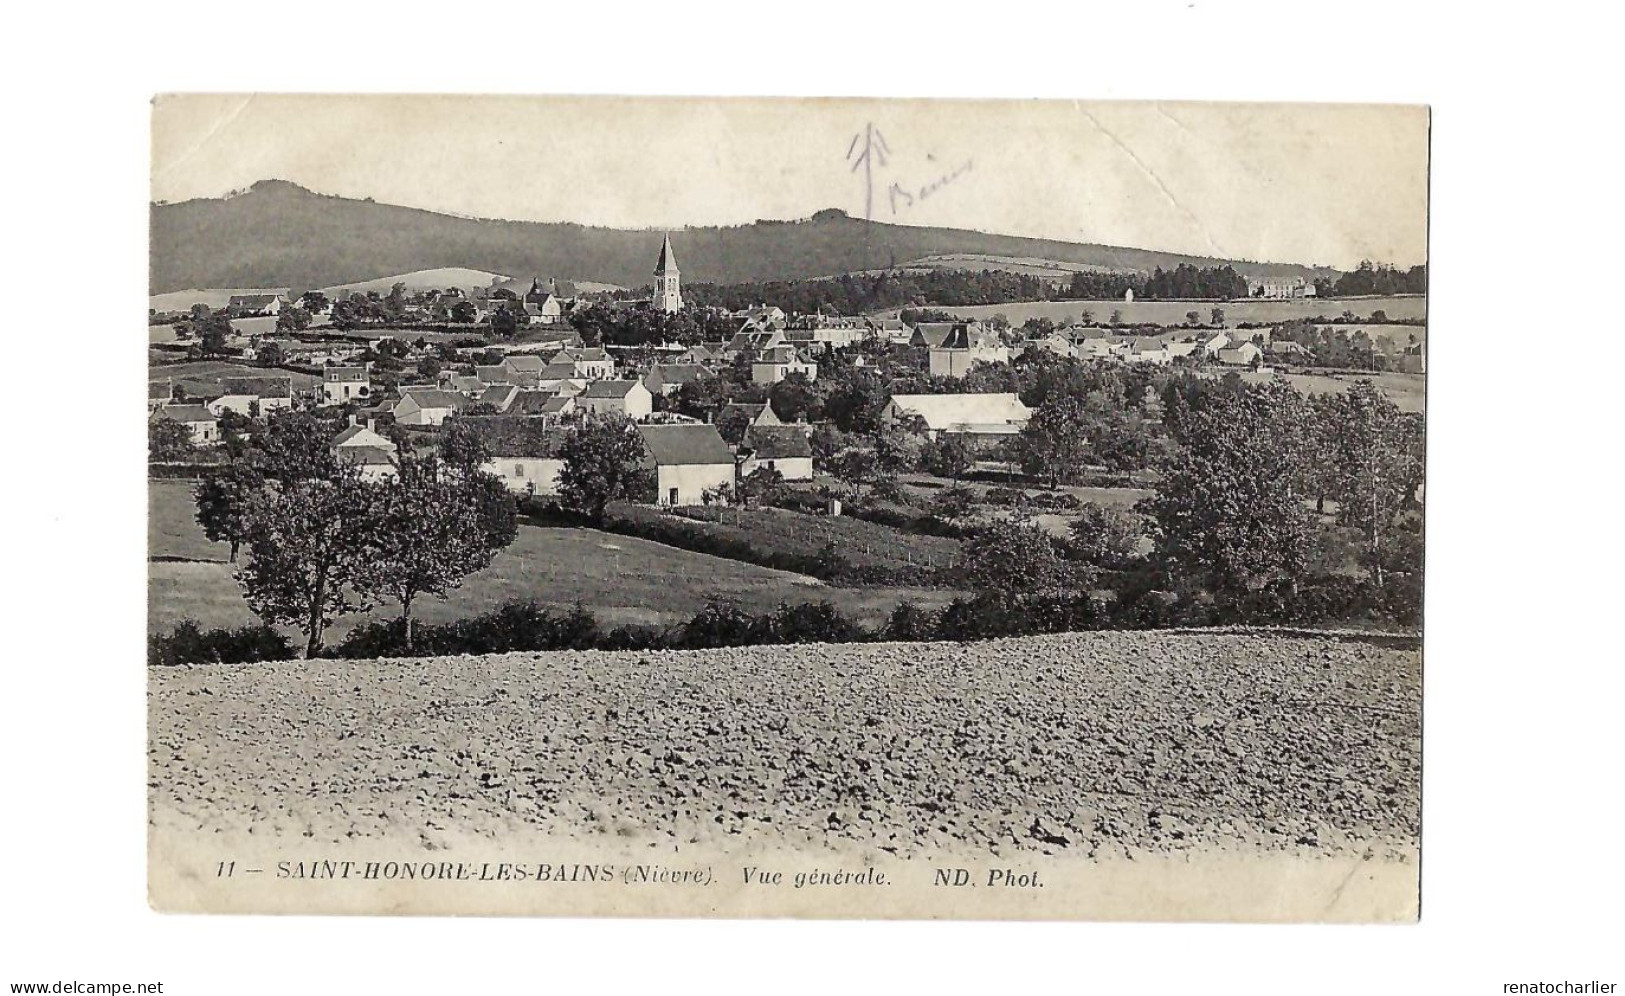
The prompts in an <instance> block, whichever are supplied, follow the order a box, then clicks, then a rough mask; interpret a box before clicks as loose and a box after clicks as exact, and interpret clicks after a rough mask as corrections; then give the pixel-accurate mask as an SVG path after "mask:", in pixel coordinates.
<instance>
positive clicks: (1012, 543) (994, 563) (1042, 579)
mask: <svg viewBox="0 0 1625 996" xmlns="http://www.w3.org/2000/svg"><path fill="white" fill-rule="evenodd" d="M961 568H962V569H961V571H960V574H961V576H962V577H963V578H964V579H965V581H966V583H968V584H969V585H970V586H971V587H972V588H974V589H975V590H977V591H989V592H997V593H999V594H1006V595H1008V594H1016V593H1025V592H1037V591H1049V590H1052V589H1054V588H1055V587H1056V586H1057V585H1058V583H1059V582H1060V580H1061V576H1062V571H1061V562H1060V558H1058V557H1057V556H1056V555H1055V543H1054V541H1052V540H1051V539H1050V537H1049V534H1048V533H1046V532H1044V530H1043V529H1042V528H1040V527H1039V526H1037V525H1034V524H1031V523H1023V522H1015V521H1011V520H1008V519H1000V520H996V521H994V522H992V523H990V524H989V525H987V526H986V527H984V528H982V529H980V530H978V531H977V533H976V535H975V536H972V537H971V538H970V539H969V540H967V541H966V542H965V552H964V556H963V558H962V563H961Z"/></svg>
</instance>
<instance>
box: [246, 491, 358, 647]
mask: <svg viewBox="0 0 1625 996" xmlns="http://www.w3.org/2000/svg"><path fill="white" fill-rule="evenodd" d="M374 495H375V488H374V487H373V486H372V485H368V484H365V483H363V482H362V481H361V479H360V478H359V476H358V474H357V472H356V471H354V470H353V469H350V468H345V469H343V470H341V471H338V472H336V473H335V474H334V476H333V477H331V478H307V479H303V480H293V481H276V482H274V483H270V484H268V485H267V486H266V487H264V488H262V489H261V490H260V491H259V492H258V493H257V494H256V495H255V496H254V499H253V501H252V502H250V504H249V511H248V530H247V533H248V563H247V565H246V566H245V567H243V569H242V570H241V571H239V572H238V574H237V580H238V583H240V584H241V585H242V588H243V597H244V598H246V599H247V601H248V605H249V607H250V608H252V609H253V610H254V611H255V612H256V613H258V614H259V616H260V618H261V619H264V620H265V621H266V622H267V623H286V624H288V625H292V626H295V627H297V628H298V629H299V631H300V632H302V633H304V634H305V656H306V657H315V656H317V655H319V654H320V653H321V650H322V634H323V632H325V630H326V629H327V627H328V626H329V625H331V624H332V622H333V620H334V619H335V618H337V617H338V616H340V615H343V614H345V613H349V612H360V611H364V610H366V609H367V608H370V607H371V606H370V604H369V602H368V600H367V597H366V595H365V593H364V589H363V588H362V587H361V586H360V582H361V581H362V579H363V577H364V574H363V572H364V570H365V569H366V566H367V563H368V558H369V555H370V553H369V547H370V546H371V543H370V539H371V537H370V535H369V533H370V529H371V526H372V516H373V502H374Z"/></svg>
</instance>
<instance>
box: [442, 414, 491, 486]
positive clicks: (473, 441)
mask: <svg viewBox="0 0 1625 996" xmlns="http://www.w3.org/2000/svg"><path fill="white" fill-rule="evenodd" d="M440 459H441V460H443V461H445V463H446V465H447V466H449V467H453V468H455V469H457V470H458V471H461V472H462V473H464V474H471V473H473V472H474V471H476V470H479V469H480V467H481V466H482V465H483V464H484V463H485V462H486V461H487V460H489V459H491V450H490V447H488V446H486V445H485V438H484V437H483V436H481V435H480V434H479V432H478V431H477V430H476V429H475V428H474V426H473V425H471V424H469V422H468V421H467V420H466V419H465V418H462V417H457V418H451V419H447V420H446V423H445V424H444V425H442V426H441V427H440Z"/></svg>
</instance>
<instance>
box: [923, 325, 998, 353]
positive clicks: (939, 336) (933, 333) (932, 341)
mask: <svg viewBox="0 0 1625 996" xmlns="http://www.w3.org/2000/svg"><path fill="white" fill-rule="evenodd" d="M965 325H975V326H976V329H975V330H974V331H972V330H967V334H968V335H969V336H970V337H971V338H972V339H976V340H980V339H981V338H982V331H983V330H982V323H981V322H969V323H967V322H920V323H918V324H916V325H915V326H914V332H913V333H912V334H911V335H910V336H909V339H908V344H909V345H910V346H921V347H924V348H926V349H935V348H937V347H939V346H941V345H942V344H943V343H944V342H946V341H947V340H948V337H949V336H950V335H953V332H954V329H955V328H958V327H962V326H965Z"/></svg>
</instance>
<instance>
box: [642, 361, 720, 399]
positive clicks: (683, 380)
mask: <svg viewBox="0 0 1625 996" xmlns="http://www.w3.org/2000/svg"><path fill="white" fill-rule="evenodd" d="M709 376H711V371H709V370H707V369H705V368H704V367H702V366H700V365H698V364H694V363H656V364H655V365H654V366H653V367H651V368H650V370H649V372H648V373H647V374H644V376H643V386H644V387H646V388H648V389H649V393H650V394H661V395H666V396H667V397H670V396H671V395H673V394H676V393H677V392H678V391H680V390H682V389H683V385H684V384H692V383H694V382H696V381H698V380H701V379H703V378H705V377H709Z"/></svg>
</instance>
